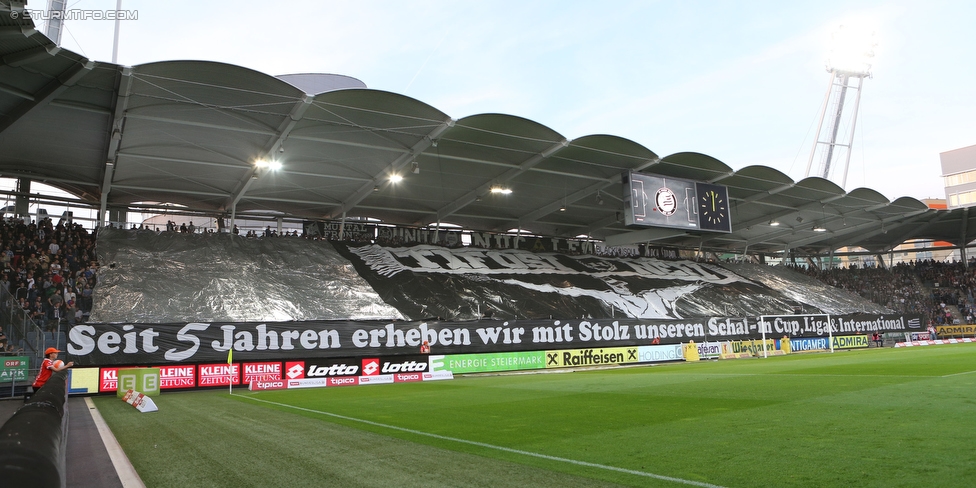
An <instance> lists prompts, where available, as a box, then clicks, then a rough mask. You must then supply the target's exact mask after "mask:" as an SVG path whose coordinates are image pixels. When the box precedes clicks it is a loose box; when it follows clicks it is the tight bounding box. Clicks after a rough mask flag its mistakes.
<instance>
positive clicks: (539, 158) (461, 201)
mask: <svg viewBox="0 0 976 488" xmlns="http://www.w3.org/2000/svg"><path fill="white" fill-rule="evenodd" d="M566 146H569V141H567V140H565V139H563V140H562V141H559V142H557V143H556V144H553V145H552V146H549V147H548V148H547V149H546V150H544V151H542V152H541V153H539V154H536V155H534V156H532V157H531V158H529V159H526V160H525V161H523V162H522V164H519V165H518V166H516V167H513V168H510V169H509V170H508V171H506V172H504V173H502V174H501V175H499V176H497V177H495V178H492V179H491V180H489V181H488V182H486V183H483V184H482V185H481V186H479V187H478V188H475V189H474V190H471V191H469V192H468V193H465V194H464V195H461V196H460V197H458V198H457V199H456V200H454V201H453V202H451V203H449V204H447V205H445V206H443V207H441V208H440V209H438V210H437V213H435V214H432V215H429V216H427V218H425V219H422V220H421V221H419V222H417V224H419V225H428V224H430V223H433V222H441V221H443V220H444V219H445V218H447V217H448V216H450V215H451V214H453V213H454V212H457V211H458V210H461V209H462V208H464V207H467V206H468V205H470V204H471V203H472V202H474V201H475V200H477V199H478V197H479V196H481V195H484V194H485V193H488V191H489V190H490V189H491V188H492V187H493V186H496V185H504V184H505V183H508V182H509V181H511V180H512V179H513V178H515V177H516V176H518V175H520V174H522V173H524V172H526V171H528V170H530V169H532V168H533V167H535V166H536V165H538V164H539V163H541V162H543V161H545V160H546V159H547V158H549V157H550V156H552V155H553V154H555V153H556V152H557V151H559V150H560V149H563V148H564V147H566Z"/></svg>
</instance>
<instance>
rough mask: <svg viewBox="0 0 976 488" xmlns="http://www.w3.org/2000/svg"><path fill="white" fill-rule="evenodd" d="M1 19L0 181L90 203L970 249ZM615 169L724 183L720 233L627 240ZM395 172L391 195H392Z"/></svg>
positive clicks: (712, 168)
mask: <svg viewBox="0 0 976 488" xmlns="http://www.w3.org/2000/svg"><path fill="white" fill-rule="evenodd" d="M4 8H5V7H3V6H2V5H0V144H2V147H3V154H2V156H0V175H2V176H6V177H14V178H21V177H24V178H30V179H32V180H36V181H41V182H44V183H47V184H50V185H53V186H57V187H59V188H63V189H65V190H67V191H69V192H71V193H73V194H75V195H77V196H78V197H79V198H80V199H82V200H84V201H85V202H89V203H91V204H93V205H95V206H96V207H98V206H108V207H109V208H125V207H128V206H130V205H133V204H138V203H141V202H167V203H175V204H180V205H184V206H186V207H187V209H188V210H190V211H198V212H203V213H206V214H208V215H223V216H227V217H229V216H231V214H232V213H234V214H236V215H238V216H240V215H242V214H247V215H255V214H257V215H261V214H264V215H283V216H286V217H294V218H302V219H339V218H342V217H343V216H345V217H347V218H363V219H366V218H369V219H378V220H380V221H383V222H387V223H395V224H401V225H428V224H433V223H437V222H440V223H443V224H455V225H460V226H463V227H465V228H469V229H475V230H483V231H496V232H504V231H507V230H509V229H513V228H521V229H523V230H524V231H526V232H530V233H534V234H539V235H550V236H564V237H574V236H579V235H588V236H591V237H593V238H596V239H601V240H605V241H606V243H607V244H609V245H622V244H632V243H639V242H649V243H651V244H654V245H664V246H677V247H685V248H690V247H693V248H702V249H706V250H715V251H732V252H739V253H741V252H744V251H748V252H750V253H753V252H754V253H760V252H779V251H783V250H785V249H796V250H798V251H801V252H810V253H817V252H826V251H829V250H830V249H836V248H839V247H843V246H860V247H863V248H866V249H868V250H871V251H887V250H890V249H891V248H893V247H894V246H896V245H898V244H900V243H902V242H903V241H905V240H907V239H912V238H929V239H935V240H944V241H949V242H952V243H953V244H956V245H960V244H964V243H968V242H970V241H972V240H973V239H974V238H976V222H972V219H973V218H974V217H976V216H970V215H969V212H968V210H966V209H958V210H953V211H947V210H935V209H930V208H928V207H927V206H926V205H925V204H924V203H922V202H920V201H919V200H916V199H914V198H908V197H903V198H899V199H897V200H894V201H889V200H888V199H887V198H885V197H884V196H882V195H881V194H879V193H878V192H876V191H874V190H870V189H866V188H859V189H856V190H853V191H851V192H845V191H844V190H843V189H841V188H840V187H838V186H837V185H835V184H834V183H832V182H830V181H827V180H824V179H821V178H806V179H803V180H801V181H793V180H792V179H790V178H789V177H788V176H786V175H785V174H783V173H781V172H780V171H777V170H775V169H773V168H769V167H763V166H749V167H745V168H742V169H740V170H738V171H733V170H732V169H731V168H730V167H729V166H727V165H726V164H724V163H723V162H721V161H719V160H717V159H715V158H712V157H710V156H707V155H704V154H698V153H692V152H686V153H678V154H672V155H668V156H660V155H658V154H655V153H654V152H653V151H652V150H650V149H648V148H646V147H644V146H642V145H641V144H639V143H636V142H634V141H631V140H628V139H624V138H621V137H617V136H613V135H588V136H584V137H579V138H576V139H573V140H568V139H567V138H565V137H564V136H562V135H561V134H559V133H558V132H556V131H555V130H553V129H550V128H548V127H546V126H544V125H541V124H539V123H536V122H533V121H531V120H527V119H524V118H521V117H517V116H513V115H505V114H479V115H472V116H469V117H464V118H460V119H454V118H452V117H451V116H449V115H447V114H444V113H443V112H441V111H440V110H438V109H436V108H434V107H432V106H430V105H427V104H425V103H423V102H420V101H418V100H414V99H412V98H409V97H406V96H403V95H399V94H396V93H390V92H385V91H379V90H370V89H367V88H365V85H363V84H362V83H361V82H359V81H358V80H355V79H352V78H347V77H339V76H321V75H289V76H287V77H273V76H270V75H267V74H264V73H260V72H257V71H254V70H250V69H247V68H243V67H240V66H234V65H229V64H223V63H217V62H208V61H166V62H158V63H149V64H143V65H139V66H132V67H127V66H119V65H115V64H111V63H104V62H97V61H91V60H88V59H86V58H85V57H83V56H81V55H79V54H76V53H73V52H71V51H68V50H65V49H60V48H58V47H57V46H55V45H54V44H53V43H52V42H51V41H50V40H49V39H48V38H47V37H46V36H44V35H43V34H41V33H39V32H37V31H35V30H34V28H33V24H32V22H31V20H30V19H29V18H26V19H25V18H24V17H25V16H20V18H18V19H13V18H11V16H10V15H7V14H4V13H2V12H3V9H4ZM285 80H288V81H285ZM298 86H301V87H302V88H301V89H300V88H298ZM320 90H321V91H320ZM306 91H313V92H316V93H306ZM260 160H264V161H277V162H280V164H281V165H282V168H281V169H280V170H278V171H273V170H271V169H269V168H267V167H259V166H258V165H256V164H255V163H256V162H257V161H260ZM627 171H640V172H645V173H649V174H657V175H662V176H670V177H680V178H687V179H693V180H699V181H708V182H713V183H717V184H721V185H726V186H728V188H729V196H730V197H731V200H732V202H731V214H732V222H733V226H732V227H733V232H732V233H731V234H715V233H708V232H698V231H690V232H689V231H684V230H677V229H661V228H645V229H639V230H635V229H630V228H627V227H625V226H624V224H623V223H622V192H623V190H622V185H621V175H622V174H623V173H625V172H627ZM392 174H399V175H402V176H403V177H404V179H403V181H401V182H399V183H396V184H394V183H391V182H390V180H389V176H390V175H392ZM496 187H497V188H508V189H511V190H512V192H511V194H507V195H506V194H501V193H493V192H491V191H490V190H491V189H492V188H496ZM775 222H778V223H779V225H778V226H773V225H771V224H773V223H775ZM815 227H817V228H819V227H822V228H825V229H826V231H825V232H824V231H820V232H817V231H814V228H815Z"/></svg>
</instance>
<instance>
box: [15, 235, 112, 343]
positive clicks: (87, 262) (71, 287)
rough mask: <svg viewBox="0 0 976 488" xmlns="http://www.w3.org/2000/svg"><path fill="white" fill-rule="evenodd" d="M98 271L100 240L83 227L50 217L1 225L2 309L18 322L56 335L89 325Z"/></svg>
mask: <svg viewBox="0 0 976 488" xmlns="http://www.w3.org/2000/svg"><path fill="white" fill-rule="evenodd" d="M97 272H98V262H97V258H96V256H95V235H94V233H90V232H89V231H88V230H86V229H85V228H84V227H83V226H81V225H79V224H72V223H67V222H63V221H62V222H58V224H57V225H54V223H53V222H52V221H51V219H49V218H48V219H44V220H41V221H40V223H35V222H31V223H29V224H28V223H25V222H24V221H23V220H21V219H5V220H3V221H2V222H0V297H2V299H0V306H2V308H3V312H5V313H10V314H11V317H13V320H14V321H15V322H16V321H18V320H20V321H22V320H23V319H24V318H25V317H27V318H30V319H31V320H33V321H34V323H36V324H37V325H38V326H39V327H42V328H45V329H46V330H48V331H54V330H56V329H57V328H58V325H59V324H61V323H65V324H67V325H73V324H75V323H77V322H79V321H83V320H84V318H85V317H86V316H87V315H88V313H89V312H90V311H91V307H92V294H93V289H94V287H95V284H96V280H97ZM12 345H13V344H8V345H7V346H8V347H9V346H12Z"/></svg>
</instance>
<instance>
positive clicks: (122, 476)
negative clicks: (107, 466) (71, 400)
mask: <svg viewBox="0 0 976 488" xmlns="http://www.w3.org/2000/svg"><path fill="white" fill-rule="evenodd" d="M85 405H87V406H88V413H89V414H90V415H91V418H92V421H94V422H95V428H96V429H98V435H99V437H101V438H102V444H104V445H105V450H106V451H108V457H109V459H111V460H112V466H115V473H116V474H118V476H119V481H121V482H122V486H123V487H125V488H128V487H132V488H146V484H145V483H143V482H142V478H140V477H139V473H137V472H136V469H135V468H134V467H133V466H132V463H131V462H129V457H128V456H126V455H125V451H123V450H122V446H120V445H119V441H118V439H116V438H115V434H113V433H112V429H110V428H109V427H108V424H106V423H105V419H103V418H102V414H101V413H100V412H99V411H98V408H96V407H95V403H94V402H92V399H91V397H85Z"/></svg>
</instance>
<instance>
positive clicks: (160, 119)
mask: <svg viewBox="0 0 976 488" xmlns="http://www.w3.org/2000/svg"><path fill="white" fill-rule="evenodd" d="M126 118H130V119H136V120H146V121H149V122H162V123H164V124H176V125H186V126H190V127H200V128H201V129H215V130H225V131H230V132H241V133H244V134H254V135H259V136H268V137H275V136H277V135H278V133H277V132H275V131H273V130H271V129H249V128H247V127H233V126H229V125H223V124H211V123H209V122H195V121H192V120H180V119H171V118H169V117H157V116H155V115H143V114H137V113H128V114H126ZM261 125H264V124H261Z"/></svg>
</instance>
